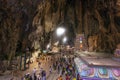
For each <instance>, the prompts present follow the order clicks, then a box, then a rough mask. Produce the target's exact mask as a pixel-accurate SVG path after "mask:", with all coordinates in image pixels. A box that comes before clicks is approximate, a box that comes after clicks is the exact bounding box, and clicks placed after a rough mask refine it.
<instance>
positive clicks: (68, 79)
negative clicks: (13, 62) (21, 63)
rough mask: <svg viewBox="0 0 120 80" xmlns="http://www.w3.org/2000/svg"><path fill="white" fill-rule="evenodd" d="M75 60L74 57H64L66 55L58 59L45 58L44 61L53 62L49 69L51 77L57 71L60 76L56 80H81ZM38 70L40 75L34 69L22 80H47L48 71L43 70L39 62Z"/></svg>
mask: <svg viewBox="0 0 120 80" xmlns="http://www.w3.org/2000/svg"><path fill="white" fill-rule="evenodd" d="M73 59H74V57H68V56H67V57H66V56H65V57H64V55H63V56H59V57H57V58H54V57H52V58H45V59H44V60H46V61H49V60H51V61H52V64H51V65H50V67H49V76H50V75H51V73H52V72H53V71H56V73H57V74H59V76H58V77H57V79H56V80H81V79H80V77H79V76H78V77H77V78H76V74H75V66H74V60H73ZM38 69H39V73H37V74H36V71H38V70H37V69H36V68H34V69H33V71H32V74H30V73H27V74H26V75H25V76H24V77H23V78H22V80H47V76H46V70H44V69H43V68H41V62H40V61H38Z"/></svg>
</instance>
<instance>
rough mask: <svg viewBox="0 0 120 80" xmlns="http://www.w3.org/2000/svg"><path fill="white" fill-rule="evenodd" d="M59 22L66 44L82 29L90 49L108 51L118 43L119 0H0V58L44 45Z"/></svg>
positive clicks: (119, 22) (10, 56)
mask: <svg viewBox="0 0 120 80" xmlns="http://www.w3.org/2000/svg"><path fill="white" fill-rule="evenodd" d="M61 25H63V26H64V27H65V28H66V29H67V32H66V35H67V36H68V38H69V41H68V43H69V44H71V45H73V43H74V39H75V35H76V34H78V33H79V34H81V33H82V34H85V37H86V40H87V43H88V47H89V48H90V49H91V46H92V49H91V51H108V52H111V51H113V50H114V49H115V48H116V46H117V45H118V44H119V43H120V0H0V37H1V39H0V59H2V58H3V56H4V58H8V59H9V60H11V58H12V57H13V56H15V53H16V51H17V52H19V51H20V52H21V51H22V52H24V51H25V50H26V48H28V47H29V48H30V50H31V49H33V48H35V49H37V48H41V49H45V46H46V45H47V44H48V43H49V42H50V39H51V36H53V34H52V33H54V30H55V29H56V28H57V27H59V26H61ZM53 41H54V40H53ZM91 41H92V43H94V44H93V45H92V44H91Z"/></svg>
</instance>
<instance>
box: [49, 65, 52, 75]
mask: <svg viewBox="0 0 120 80" xmlns="http://www.w3.org/2000/svg"><path fill="white" fill-rule="evenodd" d="M49 72H50V74H51V73H52V67H51V66H50V69H49Z"/></svg>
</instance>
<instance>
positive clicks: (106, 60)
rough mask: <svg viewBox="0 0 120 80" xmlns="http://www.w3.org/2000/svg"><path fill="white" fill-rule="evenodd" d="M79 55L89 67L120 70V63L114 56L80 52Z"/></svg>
mask: <svg viewBox="0 0 120 80" xmlns="http://www.w3.org/2000/svg"><path fill="white" fill-rule="evenodd" d="M78 55H79V56H80V58H81V59H82V60H83V61H84V62H85V63H86V64H87V65H89V66H101V67H108V68H111V67H112V68H120V61H117V60H115V59H114V55H112V54H105V53H96V52H79V53H78ZM119 60H120V59H119Z"/></svg>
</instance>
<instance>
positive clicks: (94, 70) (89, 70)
mask: <svg viewBox="0 0 120 80" xmlns="http://www.w3.org/2000/svg"><path fill="white" fill-rule="evenodd" d="M74 62H75V65H76V69H77V74H78V73H79V74H80V77H82V78H86V79H85V80H88V79H87V78H89V80H90V79H91V80H120V68H107V67H89V66H88V65H86V64H85V63H84V62H83V61H82V60H81V59H80V58H75V59H74Z"/></svg>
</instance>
